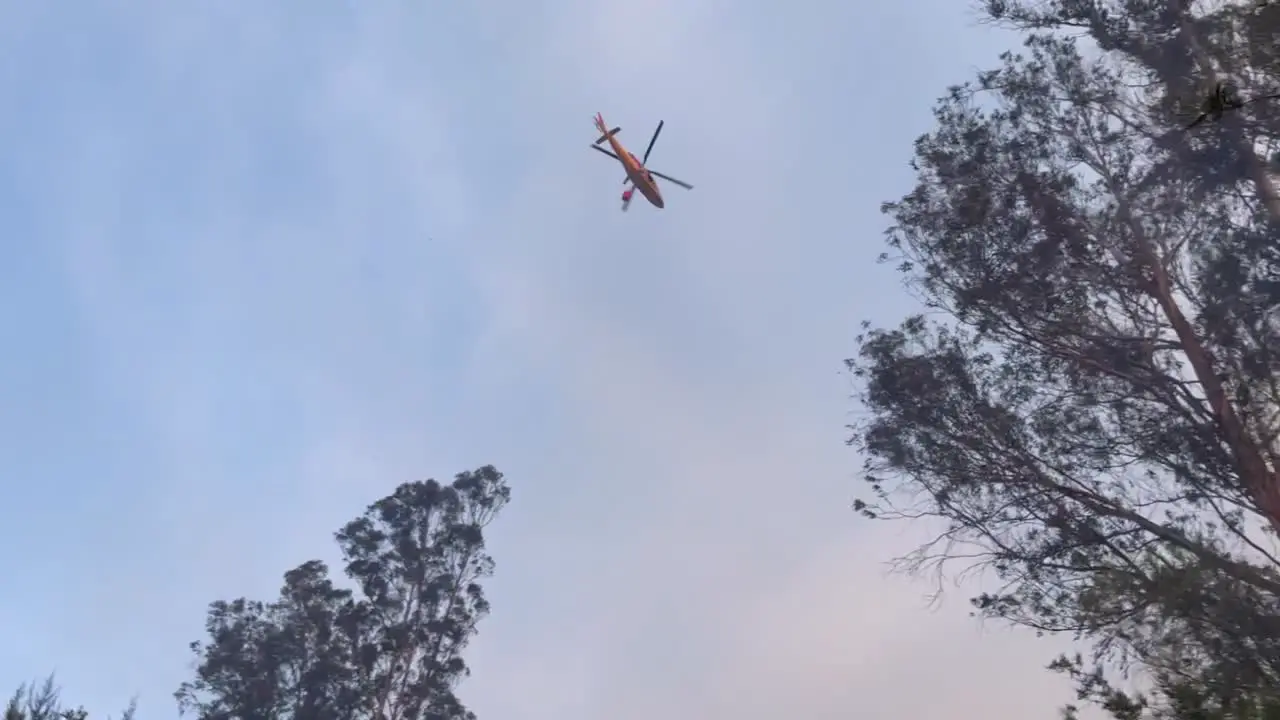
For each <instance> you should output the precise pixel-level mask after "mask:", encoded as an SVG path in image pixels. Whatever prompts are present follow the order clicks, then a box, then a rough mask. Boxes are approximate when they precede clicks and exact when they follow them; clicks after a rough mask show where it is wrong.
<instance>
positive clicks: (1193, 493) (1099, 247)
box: [849, 0, 1280, 720]
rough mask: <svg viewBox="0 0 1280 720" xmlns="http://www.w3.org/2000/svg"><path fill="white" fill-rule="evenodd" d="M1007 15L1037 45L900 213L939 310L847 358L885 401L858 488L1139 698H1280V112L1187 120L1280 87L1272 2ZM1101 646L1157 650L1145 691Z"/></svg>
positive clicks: (1095, 674)
mask: <svg viewBox="0 0 1280 720" xmlns="http://www.w3.org/2000/svg"><path fill="white" fill-rule="evenodd" d="M987 11H988V14H989V15H990V16H991V17H992V18H993V19H995V20H997V21H999V22H1001V23H1003V24H1005V25H1008V26H1012V27H1013V28H1015V29H1018V30H1021V31H1022V32H1024V33H1025V42H1024V44H1023V47H1022V49H1021V51H1019V52H1008V53H1005V54H1004V55H1002V56H1001V62H1000V64H999V66H998V67H996V68H994V69H992V70H988V71H985V72H982V73H979V75H978V77H977V78H976V79H975V80H974V81H973V82H970V83H967V84H965V85H961V86H957V87H954V88H951V89H950V91H949V92H948V93H947V95H946V96H945V97H944V98H943V99H942V100H941V101H940V102H939V104H938V106H937V108H936V109H935V116H936V118H937V127H936V129H935V130H934V131H933V132H931V133H929V134H928V135H925V136H924V137H922V138H920V139H919V140H918V141H917V143H916V148H915V159H914V161H913V167H914V168H915V169H916V171H917V172H918V183H917V185H916V187H915V188H914V189H913V190H912V191H911V192H910V193H909V194H907V195H906V196H905V197H903V198H902V199H901V200H899V201H897V202H893V203H888V204H886V205H885V208H884V209H885V212H886V213H887V214H888V215H889V216H890V217H891V218H892V220H893V226H892V227H891V229H890V230H889V232H888V243H889V246H890V252H889V253H886V255H885V258H886V259H892V260H894V261H895V262H896V263H898V265H899V268H900V270H901V271H902V273H903V274H904V276H905V279H906V282H907V284H908V285H909V287H911V288H912V289H913V290H914V291H915V292H916V293H917V294H918V296H919V297H920V298H921V300H923V302H924V304H925V307H926V310H927V314H920V315H916V316H913V317H910V318H907V319H905V320H904V321H903V322H902V323H900V324H899V325H898V326H897V327H889V328H880V327H872V326H870V325H865V326H864V332H863V333H862V335H861V336H860V337H859V351H858V355H857V357H856V358H854V359H852V360H850V361H849V367H850V368H851V369H852V370H853V372H854V374H855V375H856V377H857V378H858V379H859V381H860V400H861V402H862V404H863V406H864V408H865V409H866V410H867V413H866V419H865V420H864V421H863V422H861V423H859V424H858V425H857V426H855V427H853V428H851V430H852V436H851V444H853V445H855V446H856V447H858V448H859V449H860V450H862V452H863V454H864V457H865V462H866V465H865V469H864V470H865V472H864V476H865V479H866V480H867V481H868V483H869V488H870V493H869V496H868V497H865V498H863V499H862V500H860V501H859V503H858V504H857V505H856V509H858V510H859V511H860V512H862V514H864V515H866V516H868V517H872V518H879V519H886V520H892V519H895V518H920V517H927V518H932V519H933V520H934V521H935V522H937V523H938V526H939V528H940V534H939V536H938V538H937V540H936V541H935V542H934V543H930V544H929V545H928V546H926V547H924V548H921V549H920V551H919V552H918V553H916V554H914V555H912V556H910V557H908V558H905V559H904V561H905V562H904V567H905V568H906V569H908V570H912V571H923V570H932V571H937V572H939V573H941V572H943V570H944V569H945V568H946V567H947V566H948V565H949V563H950V562H951V561H953V560H959V561H961V562H964V563H966V564H971V563H972V562H973V558H978V565H979V566H980V567H981V568H982V569H984V570H985V571H987V574H986V577H987V578H988V579H989V580H990V581H991V584H990V586H989V587H990V590H989V591H988V592H986V593H983V594H981V595H979V596H978V597H976V598H974V607H975V611H976V612H977V613H979V614H981V615H984V616H987V617H993V618H999V619H1003V620H1005V621H1008V622H1011V623H1014V624H1017V625H1022V626H1026V627H1030V628H1033V629H1035V630H1036V631H1038V632H1044V633H1063V634H1066V635H1068V636H1070V637H1074V638H1077V639H1079V640H1081V641H1082V642H1083V643H1085V644H1086V646H1087V647H1088V648H1089V649H1090V651H1091V652H1090V656H1089V658H1088V661H1087V664H1088V667H1089V668H1091V669H1090V670H1089V671H1088V672H1085V671H1084V670H1083V668H1084V667H1085V660H1083V659H1082V660H1079V661H1077V662H1065V663H1061V662H1060V663H1056V664H1055V665H1054V669H1055V670H1057V671H1059V672H1064V673H1067V674H1068V675H1070V676H1071V677H1073V678H1074V680H1075V681H1076V684H1077V688H1078V690H1079V694H1080V696H1081V700H1082V701H1087V702H1090V703H1092V704H1094V705H1097V706H1099V707H1102V708H1103V709H1105V710H1106V711H1107V712H1108V713H1109V714H1111V715H1112V716H1113V717H1116V718H1117V720H1137V718H1139V717H1151V718H1170V719H1173V718H1178V719H1179V720H1192V718H1197V719H1199V718H1223V719H1225V718H1246V717H1247V718H1262V717H1269V716H1271V715H1274V714H1275V712H1276V703H1277V702H1278V701H1280V614H1277V612H1276V610H1275V608H1276V607H1278V606H1280V560H1278V559H1277V557H1276V556H1275V552H1274V550H1273V542H1274V539H1275V538H1274V536H1275V528H1278V527H1280V481H1277V476H1276V472H1275V470H1276V469H1277V468H1280V411H1278V410H1277V408H1280V382H1278V380H1280V377H1278V372H1277V371H1280V316H1277V314H1276V310H1277V308H1280V243H1277V242H1276V238H1277V228H1280V195H1278V193H1277V189H1276V187H1275V182H1274V179H1273V178H1271V177H1270V175H1269V174H1268V173H1269V171H1268V169H1267V168H1268V163H1267V161H1266V160H1265V157H1266V154H1267V153H1269V152H1270V151H1269V150H1267V148H1268V147H1269V146H1270V145H1272V144H1275V143H1277V142H1280V114H1277V113H1275V112H1274V111H1272V110H1271V109H1270V106H1269V105H1268V104H1266V103H1248V102H1234V101H1233V102H1230V103H1224V104H1221V105H1222V106H1221V107H1217V106H1215V107H1211V108H1209V110H1210V111H1212V112H1210V114H1211V115H1217V116H1220V117H1217V120H1216V121H1215V122H1212V123H1205V125H1204V127H1201V128H1197V131H1196V132H1194V133H1188V132H1186V131H1185V125H1186V118H1185V113H1186V112H1187V111H1188V109H1189V110H1190V111H1191V112H1197V111H1199V110H1200V109H1201V108H1199V107H1197V106H1198V105H1199V102H1200V101H1199V100H1198V99H1197V98H1198V97H1201V94H1202V92H1203V90H1202V89H1203V88H1204V87H1213V88H1216V89H1217V94H1218V96H1219V99H1222V98H1227V99H1228V100H1229V99H1230V98H1231V96H1229V95H1228V94H1227V93H1226V91H1225V90H1222V88H1224V87H1226V84H1227V83H1230V86H1231V87H1232V88H1239V92H1240V93H1241V97H1250V98H1260V97H1264V96H1266V95H1269V94H1273V93H1274V92H1275V91H1276V90H1277V89H1280V88H1278V87H1277V86H1278V85H1280V74H1278V73H1275V72H1273V70H1274V68H1273V67H1271V66H1270V65H1267V66H1266V67H1263V66H1251V65H1250V63H1251V62H1257V63H1264V62H1267V63H1269V62H1270V60H1268V59H1267V58H1270V57H1272V56H1274V54H1275V53H1274V44H1271V45H1268V44H1266V43H1261V44H1259V43H1253V42H1252V41H1249V42H1246V43H1245V44H1244V45H1242V44H1241V42H1242V41H1240V40H1239V39H1240V38H1242V37H1243V38H1256V37H1258V36H1259V34H1260V33H1263V32H1264V31H1268V30H1267V27H1266V25H1265V23H1264V22H1263V20H1262V18H1263V16H1264V15H1265V17H1267V18H1272V15H1269V14H1267V13H1269V12H1270V11H1269V10H1268V11H1267V13H1259V14H1258V15H1257V17H1254V16H1253V15H1249V16H1246V15H1245V14H1242V13H1241V12H1240V11H1239V8H1238V7H1236V6H1235V5H1233V4H1230V3H1228V4H1227V5H1225V6H1223V5H1221V4H1219V5H1218V6H1216V7H1213V6H1209V5H1208V4H1206V5H1205V6H1204V7H1196V8H1193V7H1191V3H1189V2H1177V1H1175V0H1115V1H1111V2H1109V1H1107V0H1051V1H1050V2H1026V3H1020V2H1016V0H989V2H988V4H987ZM1249 43H1252V44H1249ZM1245 46H1247V47H1248V49H1249V52H1248V53H1242V52H1240V49H1241V48H1242V47H1245ZM1233 92H1234V90H1233ZM1228 104H1229V105H1230V108H1227V105H1228ZM1225 109H1230V110H1231V112H1230V113H1224V112H1216V111H1217V110H1225ZM1101 667H1111V668H1120V669H1132V670H1136V671H1139V672H1140V673H1141V674H1142V675H1143V676H1144V677H1147V678H1149V679H1151V680H1152V682H1153V683H1154V684H1153V686H1152V688H1151V690H1150V695H1149V696H1145V697H1133V696H1130V695H1127V694H1125V693H1122V692H1119V691H1116V690H1115V689H1114V688H1112V687H1111V686H1110V685H1109V684H1107V683H1106V681H1105V678H1104V677H1103V673H1102V672H1101V671H1100V670H1097V668H1101Z"/></svg>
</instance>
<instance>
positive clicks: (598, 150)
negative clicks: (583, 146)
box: [587, 145, 622, 162]
mask: <svg viewBox="0 0 1280 720" xmlns="http://www.w3.org/2000/svg"><path fill="white" fill-rule="evenodd" d="M587 147H589V148H591V149H592V150H595V151H596V152H602V153H604V154H605V155H608V156H609V157H611V158H613V159H614V160H617V161H619V162H621V161H622V158H619V157H618V156H617V155H614V154H613V153H611V152H609V151H608V150H605V149H604V148H602V147H600V146H599V145H588V146H587Z"/></svg>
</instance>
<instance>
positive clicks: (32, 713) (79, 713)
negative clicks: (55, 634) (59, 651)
mask: <svg viewBox="0 0 1280 720" xmlns="http://www.w3.org/2000/svg"><path fill="white" fill-rule="evenodd" d="M136 708H137V702H136V701H135V702H131V703H129V707H128V708H126V709H125V711H124V712H123V713H122V714H121V715H120V720H134V714H135V711H136ZM89 719H90V715H89V712H88V711H87V710H85V709H84V708H83V707H75V708H68V707H66V706H64V705H63V704H62V690H61V688H59V687H58V685H57V683H56V682H54V678H53V675H50V676H48V677H47V678H45V680H44V682H42V683H40V684H39V685H37V684H36V683H30V684H24V685H20V686H18V689H17V691H15V692H14V693H13V695H12V696H11V697H10V698H9V702H8V704H6V705H5V710H4V720H89ZM108 720H110V718H108Z"/></svg>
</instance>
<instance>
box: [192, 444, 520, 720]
mask: <svg viewBox="0 0 1280 720" xmlns="http://www.w3.org/2000/svg"><path fill="white" fill-rule="evenodd" d="M509 500H510V489H509V488H508V486H507V485H506V483H505V480H504V479H503V476H502V474H501V473H499V472H498V471H497V470H495V469H494V468H493V467H492V466H486V467H482V468H480V469H478V470H476V471H474V472H464V473H460V474H458V475H457V476H456V477H455V478H454V480H453V482H452V483H450V484H448V485H444V484H441V483H437V482H436V481H435V480H427V481H425V482H411V483H405V484H403V485H401V486H400V487H398V488H396V490H395V492H394V493H392V494H391V495H389V496H387V497H385V498H383V499H381V500H379V501H377V502H375V503H373V504H372V505H370V506H369V507H368V509H367V510H366V511H365V512H364V513H363V514H362V515H361V516H360V517H358V518H356V519H355V520H352V521H351V522H350V523H348V524H347V525H345V526H344V527H343V528H342V529H341V530H339V531H338V532H337V534H336V539H337V543H338V547H339V549H340V550H341V553H342V557H343V559H344V565H345V567H344V569H345V574H346V576H347V578H348V579H349V581H350V583H348V584H350V585H354V586H355V589H351V588H348V587H341V586H339V585H338V584H337V583H335V582H334V581H333V580H332V579H331V578H330V576H329V571H328V568H327V567H326V565H325V564H324V563H323V562H320V561H318V560H313V561H310V562H307V563H303V564H302V565H300V566H298V567H297V568H295V569H293V570H290V571H289V572H287V573H285V576H284V586H283V588H282V589H281V591H280V596H279V598H277V599H276V600H274V601H271V602H263V601H255V600H248V599H245V598H240V599H237V600H233V601H218V602H214V603H212V604H211V606H210V608H209V613H208V618H207V621H206V631H207V638H206V639H205V640H204V641H203V642H195V643H192V644H191V649H192V652H193V653H194V654H195V657H196V668H195V677H194V678H193V679H192V680H190V681H188V682H185V683H183V685H182V687H181V688H180V689H179V690H178V692H177V693H176V696H177V699H178V701H179V707H180V708H181V709H182V710H183V712H189V713H192V714H193V715H195V716H196V717H198V718H200V719H201V720H232V719H233V718H234V719H236V720H362V719H369V720H372V719H374V718H376V719H377V720H422V719H425V718H431V720H471V719H472V718H474V715H473V714H472V713H471V712H470V711H469V710H467V709H466V707H465V706H464V705H463V703H462V702H461V701H460V700H459V698H458V697H457V695H456V694H455V692H454V690H455V688H456V686H457V684H458V682H460V681H461V680H462V678H464V677H465V676H466V675H467V674H468V669H467V665H466V662H465V660H464V659H463V656H462V653H463V651H464V650H465V648H466V646H467V644H468V641H469V640H470V639H471V638H472V636H474V634H475V633H476V629H477V625H478V623H479V621H480V620H481V619H482V618H483V617H484V616H485V615H487V614H488V612H489V603H488V601H487V600H486V599H485V595H484V590H483V587H482V586H481V582H482V581H483V580H484V578H486V577H488V576H489V575H491V574H492V572H493V567H494V566H493V560H492V558H490V556H489V555H488V554H487V553H486V552H485V541H484V529H485V527H486V526H488V524H489V523H490V522H491V521H492V520H493V519H494V518H495V517H496V515H497V514H498V513H499V512H500V511H501V510H502V508H503V507H505V506H506V504H507V502H508V501H509Z"/></svg>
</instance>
